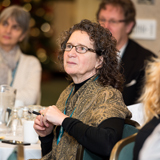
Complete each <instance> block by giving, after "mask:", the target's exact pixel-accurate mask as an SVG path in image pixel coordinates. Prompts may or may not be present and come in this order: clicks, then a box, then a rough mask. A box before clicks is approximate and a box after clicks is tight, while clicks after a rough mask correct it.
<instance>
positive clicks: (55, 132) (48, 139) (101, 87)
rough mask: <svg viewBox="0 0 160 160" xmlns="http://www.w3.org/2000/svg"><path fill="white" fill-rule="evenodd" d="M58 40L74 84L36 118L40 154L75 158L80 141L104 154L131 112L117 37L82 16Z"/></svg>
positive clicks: (117, 137)
mask: <svg viewBox="0 0 160 160" xmlns="http://www.w3.org/2000/svg"><path fill="white" fill-rule="evenodd" d="M60 43H61V44H60V45H61V48H62V51H61V52H60V54H59V59H60V60H61V61H62V62H63V67H64V70H65V72H66V73H67V74H68V75H69V76H70V77H71V79H72V80H73V83H71V84H70V85H69V86H68V87H67V88H66V89H65V90H64V91H63V92H62V94H61V95H60V97H59V99H58V101H57V103H56V105H53V106H49V107H48V108H46V109H45V110H43V111H41V114H42V115H43V116H42V115H39V116H37V118H36V119H35V123H34V128H35V130H36V132H37V133H38V135H39V136H40V140H41V147H42V155H43V156H44V157H43V158H42V159H44V160H47V159H57V160H58V159H61V160H62V159H66V160H69V159H76V154H77V150H78V148H79V146H80V145H82V146H83V147H85V148H87V149H88V150H90V151H91V152H94V153H96V154H99V155H101V156H102V157H106V158H107V157H108V158H109V155H110V152H111V150H112V147H113V146H114V145H115V143H116V142H117V141H118V140H119V139H121V136H122V131H123V125H124V119H125V118H130V117H131V113H130V111H129V110H128V109H127V107H126V106H125V104H124V102H123V98H122V94H121V92H120V91H121V89H122V86H123V78H122V75H121V73H120V72H119V65H118V58H117V49H116V40H115V39H114V38H113V36H112V34H111V33H110V31H109V30H107V29H104V28H103V27H101V26H100V25H99V24H97V23H92V22H91V21H89V20H82V21H81V22H80V23H78V24H75V25H74V26H73V27H71V28H70V29H69V30H68V31H66V32H64V34H63V36H62V37H61V41H60Z"/></svg>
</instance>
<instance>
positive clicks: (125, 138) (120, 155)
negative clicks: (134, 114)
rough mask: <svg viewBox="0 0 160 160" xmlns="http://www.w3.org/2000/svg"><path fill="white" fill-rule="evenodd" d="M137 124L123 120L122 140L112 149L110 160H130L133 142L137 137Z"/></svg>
mask: <svg viewBox="0 0 160 160" xmlns="http://www.w3.org/2000/svg"><path fill="white" fill-rule="evenodd" d="M137 126H139V124H138V123H137V122H136V121H133V120H128V119H126V120H125V124H124V128H123V134H122V139H121V140H120V141H118V142H117V143H116V144H115V146H114V147H113V149H112V152H111V155H110V160H132V159H133V148H134V143H135V142H134V140H135V137H136V135H137V132H138V129H137V128H136V127H137Z"/></svg>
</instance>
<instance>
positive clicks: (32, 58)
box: [21, 53, 40, 63]
mask: <svg viewBox="0 0 160 160" xmlns="http://www.w3.org/2000/svg"><path fill="white" fill-rule="evenodd" d="M21 58H22V59H23V61H29V62H34V63H40V61H39V60H38V58H37V57H35V56H33V55H27V54H24V53H22V54H21Z"/></svg>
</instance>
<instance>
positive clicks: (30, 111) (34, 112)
mask: <svg viewBox="0 0 160 160" xmlns="http://www.w3.org/2000/svg"><path fill="white" fill-rule="evenodd" d="M28 113H30V114H36V115H41V114H40V113H39V112H36V111H34V110H31V109H29V110H28Z"/></svg>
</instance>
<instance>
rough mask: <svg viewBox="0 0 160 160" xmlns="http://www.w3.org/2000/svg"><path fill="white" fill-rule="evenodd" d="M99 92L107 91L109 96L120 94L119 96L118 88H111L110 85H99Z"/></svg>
mask: <svg viewBox="0 0 160 160" xmlns="http://www.w3.org/2000/svg"><path fill="white" fill-rule="evenodd" d="M100 92H101V93H103V94H104V93H107V94H108V95H110V96H113V95H120V96H121V92H120V91H119V90H118V89H116V88H113V87H112V86H103V87H101V90H100Z"/></svg>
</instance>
